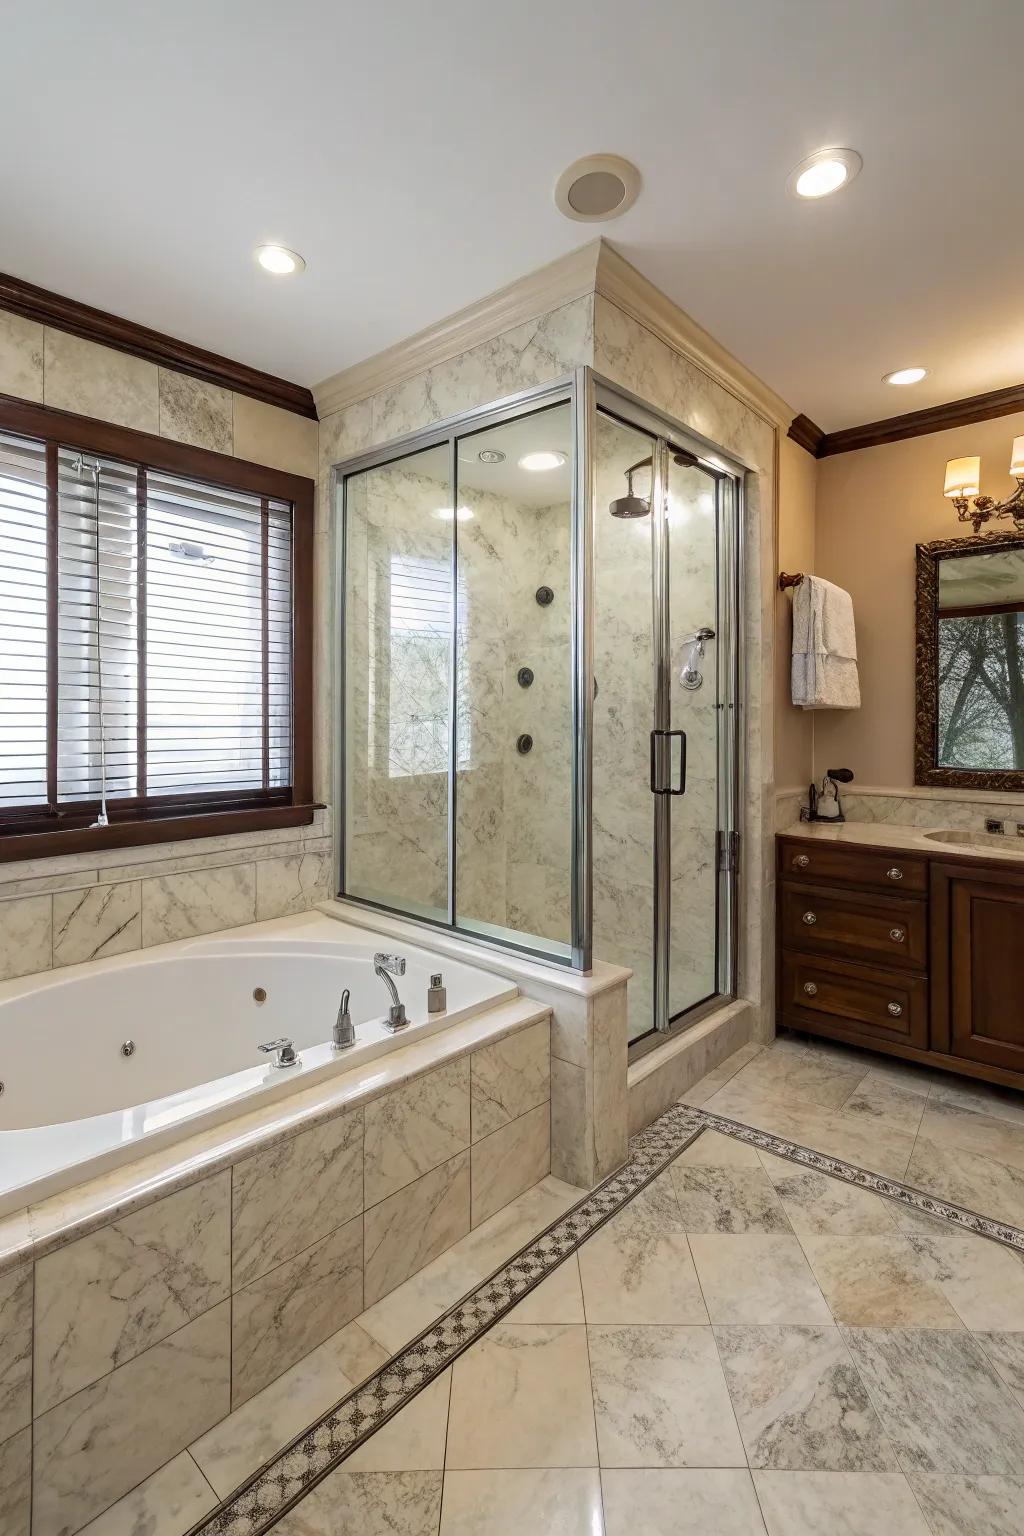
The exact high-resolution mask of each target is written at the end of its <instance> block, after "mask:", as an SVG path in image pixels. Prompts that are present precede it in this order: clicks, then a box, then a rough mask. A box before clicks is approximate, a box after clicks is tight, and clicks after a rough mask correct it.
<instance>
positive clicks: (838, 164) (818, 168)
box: [787, 149, 864, 199]
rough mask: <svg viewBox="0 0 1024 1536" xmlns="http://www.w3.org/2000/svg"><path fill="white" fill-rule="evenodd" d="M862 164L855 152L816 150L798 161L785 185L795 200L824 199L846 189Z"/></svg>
mask: <svg viewBox="0 0 1024 1536" xmlns="http://www.w3.org/2000/svg"><path fill="white" fill-rule="evenodd" d="M863 164H864V162H863V160H862V159H861V157H860V155H858V153H857V151H856V150H855V149H816V150H815V151H814V154H813V155H808V156H807V159H806V160H801V162H800V164H799V165H798V166H797V168H796V170H795V171H793V173H792V175H791V176H790V178H789V182H788V183H787V185H788V187H789V190H790V191H791V192H792V193H793V194H794V196H796V197H804V198H811V199H813V198H816V197H828V196H829V194H830V193H832V192H838V191H839V189H840V187H848V186H849V185H850V182H851V181H852V180H853V178H854V177H855V176H856V175H857V172H858V171H859V170H860V168H861V166H862V165H863Z"/></svg>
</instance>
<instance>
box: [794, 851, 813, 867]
mask: <svg viewBox="0 0 1024 1536" xmlns="http://www.w3.org/2000/svg"><path fill="white" fill-rule="evenodd" d="M810 862H811V861H810V859H809V858H808V857H807V855H806V853H798V854H797V856H796V858H795V859H794V860H793V868H794V869H806V868H807V866H808V864H809V863H810Z"/></svg>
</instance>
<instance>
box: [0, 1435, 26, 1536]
mask: <svg viewBox="0 0 1024 1536" xmlns="http://www.w3.org/2000/svg"><path fill="white" fill-rule="evenodd" d="M31 1521H32V1430H31V1428H27V1429H21V1430H19V1431H18V1433H17V1434H16V1435H12V1436H11V1437H10V1439H9V1440H4V1441H3V1442H2V1443H0V1536H29V1528H30V1525H31Z"/></svg>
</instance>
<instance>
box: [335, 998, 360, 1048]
mask: <svg viewBox="0 0 1024 1536" xmlns="http://www.w3.org/2000/svg"><path fill="white" fill-rule="evenodd" d="M348 1000H349V990H348V987H346V988H345V990H344V992H343V993H342V994H341V1003H340V1005H339V1008H338V1017H337V1018H336V1019H335V1021H334V1030H333V1032H332V1034H331V1047H332V1049H333V1050H335V1051H347V1050H348V1048H349V1046H350V1045H355V1043H356V1027H355V1025H354V1024H353V1023H352V1015H351V1013H349V1010H348Z"/></svg>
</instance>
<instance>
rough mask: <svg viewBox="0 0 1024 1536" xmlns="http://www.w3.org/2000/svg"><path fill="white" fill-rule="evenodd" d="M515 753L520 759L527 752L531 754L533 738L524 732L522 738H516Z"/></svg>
mask: <svg viewBox="0 0 1024 1536" xmlns="http://www.w3.org/2000/svg"><path fill="white" fill-rule="evenodd" d="M516 751H517V752H518V753H519V756H520V757H525V756H526V754H527V752H532V751H533V737H532V736H528V735H527V734H526V732H525V731H524V733H523V734H522V736H517V737H516Z"/></svg>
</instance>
